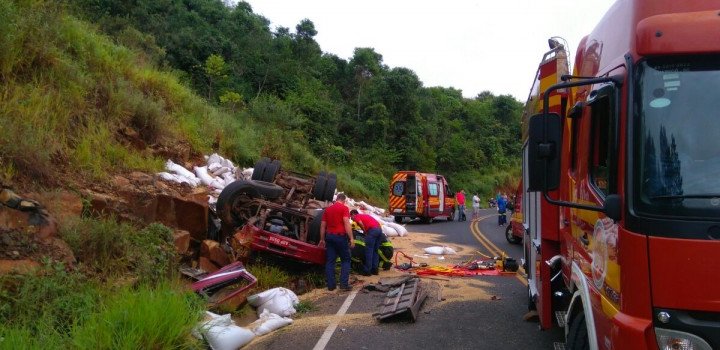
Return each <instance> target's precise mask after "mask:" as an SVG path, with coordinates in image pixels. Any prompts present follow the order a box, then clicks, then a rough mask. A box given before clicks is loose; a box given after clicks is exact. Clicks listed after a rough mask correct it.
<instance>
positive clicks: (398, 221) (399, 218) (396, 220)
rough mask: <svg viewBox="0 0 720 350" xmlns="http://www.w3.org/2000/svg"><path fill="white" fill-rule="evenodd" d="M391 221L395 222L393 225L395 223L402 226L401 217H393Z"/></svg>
mask: <svg viewBox="0 0 720 350" xmlns="http://www.w3.org/2000/svg"><path fill="white" fill-rule="evenodd" d="M393 220H395V223H397V224H402V222H403V217H402V216H395V217H394V219H393Z"/></svg>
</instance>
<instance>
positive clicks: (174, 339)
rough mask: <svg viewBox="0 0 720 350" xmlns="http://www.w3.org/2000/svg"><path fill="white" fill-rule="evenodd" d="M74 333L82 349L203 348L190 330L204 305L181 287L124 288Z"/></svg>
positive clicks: (74, 343) (75, 341)
mask: <svg viewBox="0 0 720 350" xmlns="http://www.w3.org/2000/svg"><path fill="white" fill-rule="evenodd" d="M104 301H105V302H104V303H103V304H102V305H101V307H100V309H99V311H97V312H95V313H93V314H92V316H91V317H89V319H88V320H87V322H85V323H83V324H81V325H77V326H76V327H75V328H74V329H73V332H72V341H73V345H74V346H75V347H77V348H79V349H179V348H185V349H191V348H197V349H202V345H201V343H200V342H199V341H198V340H196V339H194V338H192V337H191V336H190V331H191V329H192V327H194V326H195V325H196V324H197V322H198V321H200V319H201V318H202V313H203V309H204V307H205V304H204V303H203V302H202V300H200V298H198V297H197V296H196V295H195V294H194V293H192V292H190V291H181V289H180V287H179V286H170V285H160V286H158V287H157V288H151V287H149V286H141V287H140V288H137V289H123V290H121V291H119V292H118V293H116V294H115V295H113V297H112V298H107V299H105V300H104Z"/></svg>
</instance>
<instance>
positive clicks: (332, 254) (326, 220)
mask: <svg viewBox="0 0 720 350" xmlns="http://www.w3.org/2000/svg"><path fill="white" fill-rule="evenodd" d="M346 199H347V198H346V197H345V194H343V193H340V194H338V195H337V197H336V199H335V203H333V204H332V205H331V206H329V207H327V208H325V211H324V212H323V214H322V221H321V222H320V242H319V244H318V245H319V246H320V247H325V279H326V282H327V287H328V290H331V291H332V290H335V287H336V283H335V260H336V259H337V257H338V256H339V257H340V290H342V291H349V290H351V289H352V287H350V283H349V279H350V249H352V248H354V247H355V242H354V240H353V232H352V228H351V227H350V210H349V209H348V207H347V206H345V200H346ZM348 243H349V246H348Z"/></svg>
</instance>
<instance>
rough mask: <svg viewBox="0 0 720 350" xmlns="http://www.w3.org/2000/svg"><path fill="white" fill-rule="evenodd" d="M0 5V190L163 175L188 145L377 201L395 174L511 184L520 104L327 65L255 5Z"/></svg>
mask: <svg viewBox="0 0 720 350" xmlns="http://www.w3.org/2000/svg"><path fill="white" fill-rule="evenodd" d="M64 4H70V5H69V7H68V5H64ZM0 6H2V8H1V9H0V10H1V11H0V13H2V15H0V16H2V18H0V22H1V23H2V24H0V30H2V32H3V33H9V34H10V35H5V36H3V38H2V39H0V40H2V42H0V47H2V48H3V50H2V53H0V80H2V85H0V119H2V121H3V125H4V128H5V132H4V133H3V137H2V138H0V175H1V176H3V178H6V179H7V178H14V177H17V176H20V175H19V174H22V175H21V176H26V177H30V178H32V179H34V180H40V181H41V183H45V184H50V185H53V184H59V185H62V181H60V180H58V179H59V178H60V177H59V176H58V171H59V170H56V169H57V168H58V167H62V169H63V170H66V171H75V172H77V173H79V174H81V175H82V176H90V177H93V178H96V179H102V178H104V177H106V176H107V174H111V173H114V172H116V171H122V170H130V169H138V170H145V171H158V170H160V169H161V167H162V164H163V162H164V160H165V159H164V157H166V155H163V156H159V155H158V154H160V153H159V152H157V151H158V150H161V149H163V148H164V147H168V146H170V147H172V146H174V145H177V144H189V145H190V146H191V148H192V150H193V151H194V152H197V153H198V154H199V153H210V152H212V151H213V150H216V151H219V152H220V153H221V154H223V155H224V156H227V157H230V158H231V159H233V160H235V161H236V162H237V163H239V164H241V165H245V166H250V165H252V164H253V163H254V161H255V160H257V159H258V157H259V156H260V155H263V156H269V157H273V158H279V159H281V160H282V162H283V165H284V166H285V167H286V168H288V169H291V170H295V171H300V172H305V173H310V174H314V173H317V172H318V171H319V170H322V169H330V170H332V171H335V172H337V173H338V178H339V188H341V189H343V190H345V191H346V192H348V193H349V194H350V195H351V196H354V197H356V198H358V199H370V200H373V201H374V202H377V203H384V202H385V200H386V198H385V197H386V195H387V186H388V179H389V176H390V175H391V174H392V173H394V172H395V171H396V170H399V169H415V170H420V171H426V172H438V173H442V174H445V175H448V176H449V177H450V180H451V184H453V187H455V188H460V187H462V188H466V189H470V190H481V191H483V192H488V193H489V192H492V189H493V188H495V187H497V186H502V185H503V184H505V185H507V184H509V183H512V182H513V181H514V180H515V179H516V176H515V175H514V174H516V173H517V171H516V170H515V169H517V168H518V164H519V160H518V159H519V150H520V145H519V118H520V110H521V106H522V105H521V104H520V103H519V102H518V101H516V100H514V99H513V98H511V97H510V96H494V95H493V94H491V93H489V92H484V93H482V94H480V95H478V96H476V97H475V98H472V99H467V98H463V97H462V94H461V92H460V91H459V90H456V89H453V88H441V87H424V86H423V84H422V82H421V81H420V80H419V78H418V77H417V76H416V75H415V73H414V72H413V71H412V70H410V69H408V68H403V67H397V68H391V67H388V66H387V65H385V64H384V63H383V59H382V55H381V54H380V53H378V52H375V50H374V49H372V48H357V49H356V50H355V53H354V55H353V57H351V58H350V59H349V60H345V59H342V58H339V57H337V56H335V55H333V54H331V53H323V52H322V50H321V48H320V47H319V45H318V44H317V42H315V40H314V37H315V35H317V31H316V30H315V28H314V24H313V23H312V21H310V20H308V19H306V20H303V21H301V22H300V23H299V24H298V25H297V27H296V28H295V33H291V32H290V29H289V28H282V27H281V28H276V29H275V30H274V31H273V30H271V29H270V28H269V21H268V20H267V19H265V18H263V17H262V16H259V15H257V14H255V13H253V11H252V8H251V7H250V5H249V4H247V3H244V2H240V3H239V4H238V5H237V6H235V7H227V6H226V5H224V4H223V2H222V1H220V0H194V1H190V2H169V3H168V2H157V1H152V0H140V1H134V2H131V3H127V2H125V1H122V0H103V1H100V0H72V1H69V2H67V3H64V2H63V3H58V2H50V1H47V0H13V1H6V2H3V3H2V4H0ZM71 14H73V15H74V16H78V17H80V18H85V19H86V20H87V21H89V22H94V23H95V24H89V23H88V22H84V21H81V20H78V19H77V18H76V17H73V15H71ZM96 26H97V27H96ZM95 28H98V29H100V30H101V31H102V32H104V33H105V34H100V33H99V32H98V31H97V30H95ZM201 96H202V97H201ZM129 134H137V137H134V136H128V135H129ZM136 138H137V139H139V141H140V142H138V140H137V139H136ZM163 154H164V153H163ZM490 178H492V180H497V181H493V182H492V183H488V182H484V180H485V179H490ZM478 179H483V182H481V183H480V182H479V180H478Z"/></svg>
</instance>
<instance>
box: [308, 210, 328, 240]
mask: <svg viewBox="0 0 720 350" xmlns="http://www.w3.org/2000/svg"><path fill="white" fill-rule="evenodd" d="M324 212H325V209H322V210H318V212H317V213H315V217H313V219H312V221H311V222H310V227H308V236H307V240H308V243H311V244H317V243H318V242H320V225H321V224H322V216H323V213H324Z"/></svg>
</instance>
